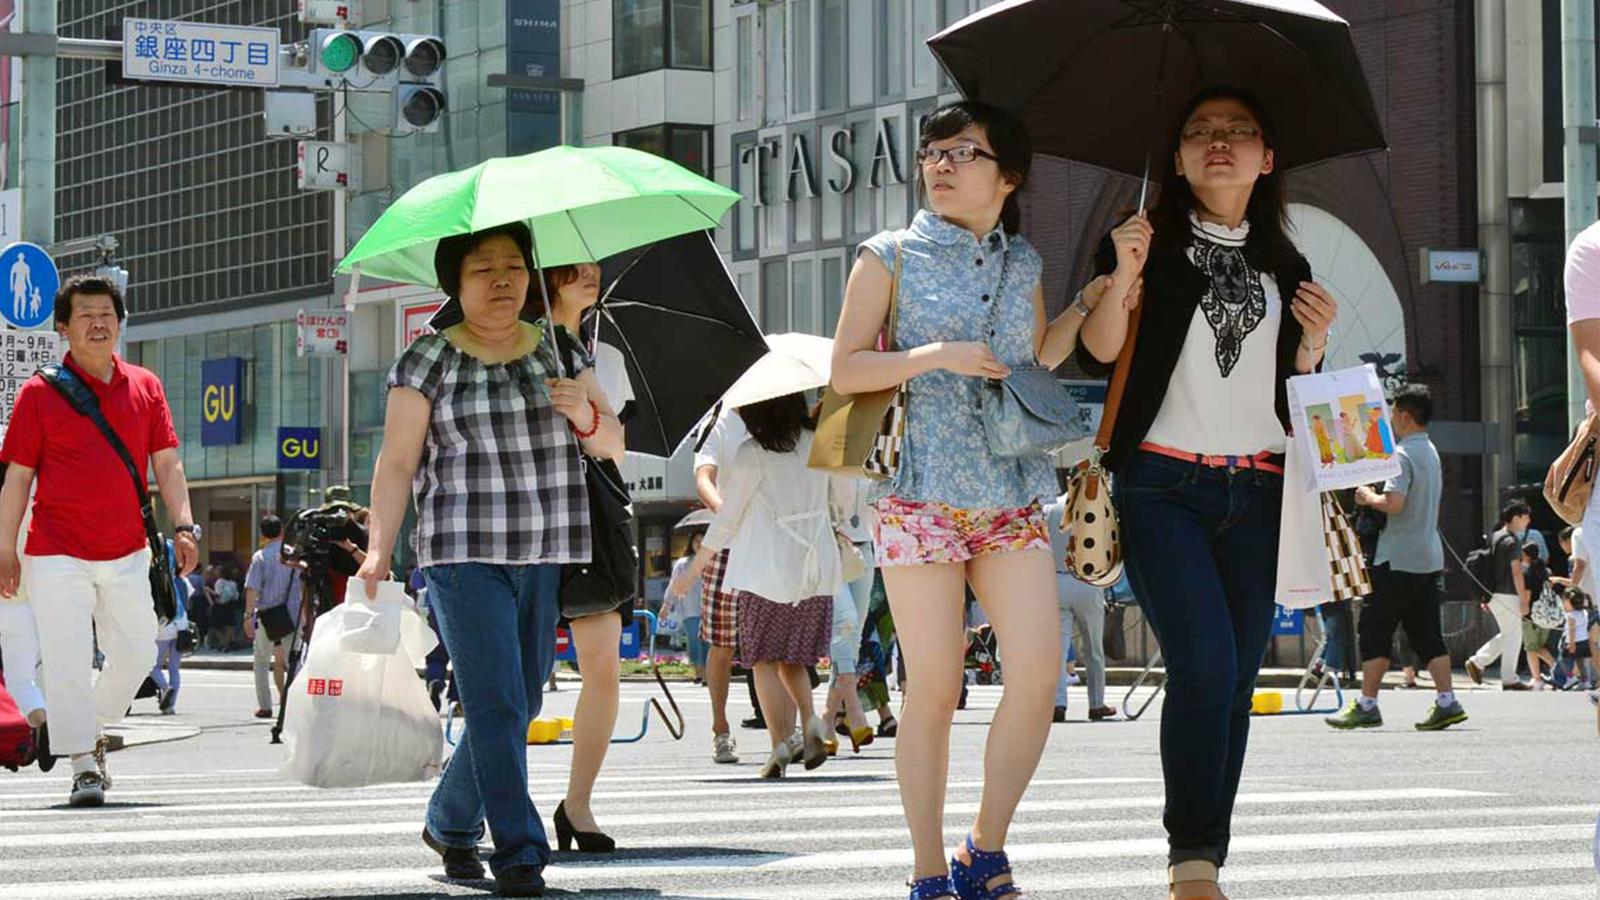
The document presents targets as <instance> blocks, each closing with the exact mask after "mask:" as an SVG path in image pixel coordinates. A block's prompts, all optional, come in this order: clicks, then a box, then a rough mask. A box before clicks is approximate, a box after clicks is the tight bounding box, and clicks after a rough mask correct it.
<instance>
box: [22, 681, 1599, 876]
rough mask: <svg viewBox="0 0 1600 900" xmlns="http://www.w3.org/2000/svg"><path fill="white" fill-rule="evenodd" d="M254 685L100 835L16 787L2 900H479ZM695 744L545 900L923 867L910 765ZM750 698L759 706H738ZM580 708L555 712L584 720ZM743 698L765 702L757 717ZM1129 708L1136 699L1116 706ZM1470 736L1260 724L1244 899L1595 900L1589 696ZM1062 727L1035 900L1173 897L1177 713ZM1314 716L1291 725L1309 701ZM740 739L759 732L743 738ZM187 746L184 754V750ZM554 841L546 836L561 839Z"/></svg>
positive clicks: (965, 813) (626, 710)
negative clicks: (911, 822) (334, 787)
mask: <svg viewBox="0 0 1600 900" xmlns="http://www.w3.org/2000/svg"><path fill="white" fill-rule="evenodd" d="M249 683H250V682H249V675H248V674H247V673H239V672H193V673H189V674H188V678H187V680H186V683H185V687H184V690H183V694H182V696H181V698H180V700H179V708H180V714H179V715H178V716H175V717H170V718H166V719H157V718H156V717H155V716H154V715H153V713H154V708H153V706H154V705H153V702H152V701H141V702H140V704H139V705H137V706H136V708H135V715H134V717H133V719H132V722H133V723H134V724H160V725H163V726H179V725H182V726H190V727H193V728H198V729H199V730H200V733H199V734H198V735H197V736H194V737H191V738H188V739H185V740H179V741H173V742H166V743H156V744H149V745H142V746H135V747H130V748H129V749H126V750H123V751H121V752H118V753H115V754H113V755H112V756H111V762H110V765H111V771H112V774H113V776H114V779H115V781H116V784H115V789H114V790H112V791H111V792H110V793H109V795H108V805H107V807H106V808H104V809H100V810H89V811H80V810H71V809H68V808H67V807H66V805H65V800H66V794H67V780H68V776H67V775H66V767H65V766H59V767H58V768H57V769H56V771H55V772H54V773H52V774H50V775H41V774H40V773H39V772H38V771H37V770H36V769H31V770H28V771H26V772H23V773H19V774H16V775H12V774H9V773H5V772H0V897H3V898H5V900H24V898H35V897H37V898H138V897H163V898H169V897H171V898H176V897H203V898H228V900H232V898H289V897H295V898H312V897H357V896H361V897H387V898H422V897H435V896H473V895H480V896H481V895H483V894H485V893H487V892H488V891H490V890H492V886H491V885H490V884H489V883H487V882H484V883H464V884H453V883H450V882H447V881H445V880H444V878H443V875H442V872H441V870H440V868H439V865H438V860H437V857H435V856H434V855H433V853H432V852H431V851H429V850H427V849H426V848H424V847H423V846H422V844H421V843H420V841H419V840H418V834H419V831H420V827H421V821H422V814H423V809H424V804H425V801H426V798H427V796H428V793H429V789H430V785H427V784H411V785H389V786H381V787H374V788H367V789H362V790H347V791H323V790H317V789H313V788H308V787H304V786H302V785H299V784H296V783H293V782H289V781H286V780H285V779H283V778H281V777H280V776H279V775H278V774H277V765H278V763H279V762H280V761H281V758H282V748H281V747H273V746H270V745H269V744H268V743H267V726H266V723H257V722H256V720H254V719H251V718H249V713H250V710H251V708H252V706H253V700H252V692H251V689H250V687H249ZM651 690H652V689H651V688H649V687H647V686H645V685H627V686H625V687H624V702H623V714H622V719H621V722H620V723H619V726H618V732H619V734H622V735H625V736H626V735H632V734H634V733H636V732H637V731H638V729H639V720H640V710H641V704H642V702H643V700H644V698H645V697H647V696H649V694H650V692H651ZM676 690H677V693H678V695H679V697H680V703H681V704H682V706H683V708H684V710H685V713H686V714H687V715H688V717H689V722H690V724H689V737H688V738H687V739H685V740H683V741H681V742H674V741H672V740H671V739H670V737H669V736H668V735H667V734H666V732H665V730H664V729H663V728H662V727H661V726H660V723H659V722H656V723H652V725H651V726H650V729H649V732H648V734H647V735H646V736H645V738H644V739H643V740H642V741H639V742H637V743H631V744H621V745H617V746H615V747H614V748H613V751H612V754H611V757H610V759H609V761H608V765H607V769H606V772H605V774H604V776H603V781H602V784H601V786H600V787H599V789H598V796H597V798H596V809H597V813H598V814H599V816H600V818H601V822H602V824H603V825H604V826H605V827H607V828H608V829H609V830H610V831H611V833H612V834H613V835H614V836H615V837H616V838H617V841H618V844H619V846H620V847H621V848H623V849H622V852H620V853H618V854H617V856H616V857H614V858H611V859H605V860H593V859H582V858H579V857H577V856H575V855H562V854H558V855H557V858H556V860H555V863H554V865H553V866H552V867H551V868H550V870H549V871H548V872H547V873H546V874H547V878H548V881H549V883H550V886H551V890H550V892H549V896H578V895H582V896H586V897H603V898H619V900H620V898H745V900H767V898H773V900H777V898H783V900H789V898H830V900H831V898H839V900H845V898H850V900H854V898H890V897H904V896H905V890H904V888H902V887H900V884H901V883H902V881H903V880H904V878H905V875H906V874H907V872H908V867H909V860H910V852H909V850H908V841H907V838H906V836H905V831H904V825H903V822H902V820H901V818H900V809H899V803H898V799H897V796H896V793H895V785H894V776H893V755H892V754H893V742H880V743H879V744H877V745H875V746H873V747H870V748H868V749H867V750H866V751H865V752H863V753H862V754H861V755H860V756H851V755H849V752H848V745H847V747H846V750H845V755H844V756H841V757H840V758H838V759H835V760H833V761H831V762H830V763H829V764H827V765H825V766H823V767H822V768H820V769H818V770H817V771H816V772H814V773H799V770H796V772H797V774H795V775H793V776H791V777H790V778H789V779H788V780H786V781H784V782H782V783H768V782H761V781H758V780H757V779H756V778H755V769H756V766H757V765H758V764H759V763H760V762H761V760H762V759H764V757H765V748H764V744H765V741H764V738H763V736H762V735H760V734H758V733H756V732H751V731H745V732H742V733H741V734H740V743H741V748H742V749H743V750H744V752H745V759H744V763H743V764H742V765H739V766H718V765H715V764H713V763H712V761H711V759H710V754H709V740H708V734H709V706H708V703H707V701H706V699H705V695H704V693H703V692H701V691H697V690H696V689H694V688H692V687H690V686H688V685H679V686H676ZM998 691H999V689H998V688H976V689H974V692H973V698H972V703H971V707H970V708H969V709H968V710H966V711H964V712H962V713H961V714H960V715H959V719H958V724H957V726H956V728H955V733H954V738H953V741H952V759H951V782H952V785H951V792H950V801H949V805H948V808H947V812H948V819H947V829H948V836H949V837H948V840H949V843H951V844H952V845H953V844H954V843H955V842H956V841H957V840H959V837H960V835H962V834H963V832H964V829H965V827H966V826H967V824H968V823H969V822H970V819H971V816H972V813H973V810H974V809H975V806H976V801H977V797H978V789H979V781H978V779H979V778H980V775H981V764H982V747H983V741H984V740H985V737H986V735H987V733H988V729H987V723H988V720H989V717H990V716H991V715H992V710H993V706H994V704H995V702H996V701H997V700H998V696H999V694H998ZM736 694H740V692H738V691H736ZM576 699H577V691H576V690H575V689H573V688H572V687H567V688H566V689H564V690H562V691H561V692H559V693H556V694H552V695H548V702H547V706H546V711H547V712H552V713H559V712H564V711H567V710H570V709H571V707H572V705H573V703H574V702H575V701H576ZM736 699H742V695H741V697H739V698H736ZM1117 699H1119V700H1120V699H1121V694H1120V692H1119V693H1118V694H1117ZM1463 699H1464V702H1465V703H1466V705H1467V709H1468V712H1469V713H1470V714H1471V716H1472V718H1471V720H1470V721H1469V722H1467V723H1466V724H1464V725H1463V726H1460V727H1458V728H1455V729H1452V730H1450V731H1448V732H1445V733H1441V734H1423V733H1418V732H1416V731H1414V730H1413V729H1412V728H1411V722H1412V721H1414V720H1416V719H1419V718H1420V717H1421V716H1422V714H1423V711H1424V709H1425V707H1426V705H1427V703H1428V701H1429V695H1428V694H1427V693H1425V692H1394V693H1386V694H1385V696H1384V701H1383V710H1384V713H1385V716H1386V718H1387V719H1388V726H1387V727H1386V728H1384V729H1382V730H1377V731H1369V732H1360V733H1354V734H1341V733H1334V732H1332V731H1330V730H1329V729H1328V728H1327V727H1326V726H1325V725H1324V724H1323V723H1322V721H1321V717H1320V716H1315V715H1308V716H1277V717H1272V718H1258V719H1256V720H1255V721H1254V734H1255V738H1254V740H1253V742H1252V745H1251V753H1250V757H1249V761H1248V764H1247V771H1246V778H1245V784H1244V787H1243V789H1242V791H1241V796H1240V798H1239V805H1238V810H1237V815H1236V817H1235V820H1234V842H1233V856H1232V859H1231V864H1230V865H1229V867H1228V868H1227V869H1226V870H1225V877H1224V885H1225V887H1226V889H1227V890H1228V891H1229V894H1230V896H1231V897H1232V898H1234V900H1266V898H1272V900H1289V898H1312V897H1317V898H1321V897H1359V898H1368V900H1399V898H1406V900H1446V898H1448V900H1475V898H1494V900H1500V898H1507V897H1513V896H1515V897H1536V898H1539V900H1576V898H1583V900H1589V898H1592V897H1595V896H1597V894H1596V876H1595V868H1594V863H1593V861H1592V858H1591V851H1590V846H1591V840H1592V836H1593V832H1594V822H1595V815H1596V810H1597V809H1600V785H1597V784H1596V782H1595V779H1594V778H1593V777H1592V772H1593V771H1594V766H1593V760H1594V758H1595V751H1596V749H1597V744H1596V742H1597V736H1596V724H1595V710H1594V708H1593V707H1592V706H1591V705H1590V704H1589V702H1588V700H1587V699H1586V698H1585V697H1584V696H1583V695H1581V694H1556V693H1545V694H1500V693H1498V692H1489V691H1473V692H1465V693H1464V694H1463ZM1084 701H1085V698H1084V696H1083V694H1082V692H1081V690H1079V691H1077V692H1075V694H1074V697H1073V699H1072V702H1073V704H1074V707H1073V710H1074V716H1075V718H1077V719H1078V721H1073V722H1068V723H1067V724H1064V725H1058V726H1056V727H1055V730H1054V732H1053V734H1052V736H1051V740H1050V746H1049V749H1048V751H1047V753H1046V756H1045V759H1044V762H1043V765H1042V766H1041V768H1040V771H1039V773H1038V777H1037V779H1036V781H1035V782H1034V785H1033V787H1032V788H1031V789H1030V791H1029V793H1028V796H1027V798H1026V800H1025V801H1024V803H1023V807H1022V809H1021V811H1020V813H1019V815H1018V821H1017V824H1016V826H1015V827H1014V829H1013V831H1012V837H1011V846H1010V850H1011V853H1012V859H1013V862H1014V863H1015V866H1016V869H1017V873H1018V879H1019V881H1020V883H1021V884H1022V885H1023V886H1024V887H1027V888H1028V889H1029V896H1030V897H1035V898H1096V900H1135V898H1137V900H1147V898H1148V900H1159V898H1162V897H1164V896H1165V894H1164V890H1163V885H1164V870H1163V861H1164V852H1163V851H1164V847H1165V841H1164V836H1163V831H1162V829H1161V824H1160V813H1161V802H1162V797H1161V793H1162V792H1161V782H1160V768H1159V767H1160V760H1159V756H1158V754H1157V733H1158V727H1159V725H1158V720H1159V705H1157V706H1154V707H1152V708H1151V710H1150V712H1149V714H1148V715H1146V716H1145V717H1144V718H1143V719H1141V720H1139V721H1137V722H1109V723H1096V724H1090V723H1088V722H1085V721H1082V720H1081V719H1082V716H1083V711H1084V709H1085V706H1086V703H1085V702H1084ZM1290 705H1291V707H1292V705H1293V704H1292V700H1291V703H1290ZM741 715H743V713H742V712H741ZM172 733H182V732H177V731H175V732H172ZM568 755H569V751H568V750H567V749H566V748H564V747H559V746H556V747H532V748H529V753H528V759H529V767H530V770H531V778H532V785H533V793H534V795H535V800H536V802H537V803H538V804H539V808H540V809H541V811H542V812H544V814H545V815H546V816H547V817H548V815H549V813H550V812H551V811H552V810H553V809H554V808H555V804H556V802H557V801H558V800H559V799H560V795H561V794H562V792H563V788H564V783H565V777H566V763H567V759H568ZM547 821H548V819H547Z"/></svg>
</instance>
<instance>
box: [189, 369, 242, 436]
mask: <svg viewBox="0 0 1600 900" xmlns="http://www.w3.org/2000/svg"><path fill="white" fill-rule="evenodd" d="M243 385H244V360H243V359H240V358H239V357H237V356H229V357H224V358H222V359H208V360H206V361H205V362H202V363H201V364H200V412H201V420H200V446H202V447H227V446H232V445H234V444H237V443H239V442H240V441H243V440H244V410H243V409H242V408H241V406H240V404H239V394H240V392H241V388H242V387H243Z"/></svg>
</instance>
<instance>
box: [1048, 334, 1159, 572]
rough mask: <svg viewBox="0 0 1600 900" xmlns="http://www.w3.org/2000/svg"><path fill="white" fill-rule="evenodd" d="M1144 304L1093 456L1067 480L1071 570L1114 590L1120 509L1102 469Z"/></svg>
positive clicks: (1064, 524) (1065, 523)
mask: <svg viewBox="0 0 1600 900" xmlns="http://www.w3.org/2000/svg"><path fill="white" fill-rule="evenodd" d="M1143 312H1144V304H1143V303H1141V304H1140V305H1139V306H1136V307H1134V309H1133V312H1132V313H1131V314H1130V315H1129V317H1128V336H1127V339H1126V340H1124V341H1123V342H1122V351H1121V352H1120V353H1118V354H1117V367H1116V369H1115V370H1114V371H1113V372H1112V374H1111V387H1110V388H1109V389H1108V390H1107V391H1106V408H1105V412H1104V413H1103V414H1102V415H1101V417H1100V431H1099V433H1098V434H1096V435H1095V438H1094V452H1093V453H1092V454H1090V456H1089V458H1088V459H1086V460H1084V461H1083V462H1081V463H1078V465H1077V466H1076V467H1074V468H1073V470H1072V475H1071V476H1070V477H1069V478H1068V480H1067V502H1066V509H1065V511H1064V513H1063V514H1062V516H1061V530H1062V531H1066V530H1067V529H1068V528H1071V529H1072V537H1071V538H1070V539H1069V540H1068V541H1067V558H1066V560H1064V562H1065V563H1066V567H1067V571H1069V572H1071V573H1072V575H1073V577H1075V578H1077V579H1078V580H1079V581H1082V582H1085V583H1087V584H1092V585H1094V586H1095V587H1102V588H1104V587H1110V586H1112V585H1114V584H1116V583H1117V581H1118V580H1119V579H1121V578H1122V561H1123V558H1122V534H1121V531H1120V529H1119V528H1118V523H1117V509H1116V507H1115V506H1113V505H1112V503H1111V479H1110V477H1109V476H1108V475H1107V473H1106V470H1105V469H1104V468H1103V467H1102V466H1101V465H1100V457H1101V456H1102V455H1103V454H1104V453H1105V452H1106V451H1107V450H1108V449H1109V448H1110V447H1111V431H1112V429H1113V428H1115V427H1116V423H1117V412H1118V411H1119V410H1120V409H1121V408H1122V395H1123V394H1124V393H1125V392H1126V391H1127V389H1128V369H1129V368H1130V367H1131V366H1132V364H1133V348H1134V344H1135V342H1136V341H1137V340H1138V336H1139V319H1140V317H1141V314H1142V313H1143Z"/></svg>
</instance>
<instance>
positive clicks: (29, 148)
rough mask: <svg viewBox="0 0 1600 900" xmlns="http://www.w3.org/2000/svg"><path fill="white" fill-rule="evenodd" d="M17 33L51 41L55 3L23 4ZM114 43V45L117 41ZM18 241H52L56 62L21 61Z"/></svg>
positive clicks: (34, 57) (38, 56)
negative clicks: (20, 232) (20, 211)
mask: <svg viewBox="0 0 1600 900" xmlns="http://www.w3.org/2000/svg"><path fill="white" fill-rule="evenodd" d="M21 9H22V29H23V31H22V33H21V34H19V35H17V36H18V37H24V38H32V39H34V42H35V43H36V44H40V45H43V44H45V43H46V41H47V40H48V41H59V39H58V38H56V0H23V2H22V4H21ZM118 43H119V44H120V42H118ZM21 61H22V100H21V104H20V108H21V112H22V148H21V153H19V154H18V157H19V159H20V160H21V165H22V172H21V178H20V180H19V182H18V183H19V184H20V186H21V188H22V236H23V237H24V238H25V239H27V240H30V241H33V242H34V243H36V244H39V245H40V246H43V247H48V246H50V245H51V244H53V243H55V238H56V60H55V55H54V54H53V53H52V54H51V55H45V54H43V53H33V54H30V55H26V56H23V57H22V60H21Z"/></svg>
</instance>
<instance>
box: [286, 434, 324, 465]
mask: <svg viewBox="0 0 1600 900" xmlns="http://www.w3.org/2000/svg"><path fill="white" fill-rule="evenodd" d="M278 468H280V469H303V470H307V471H313V472H314V471H316V470H317V469H320V468H322V429H320V428H279V429H278Z"/></svg>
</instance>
